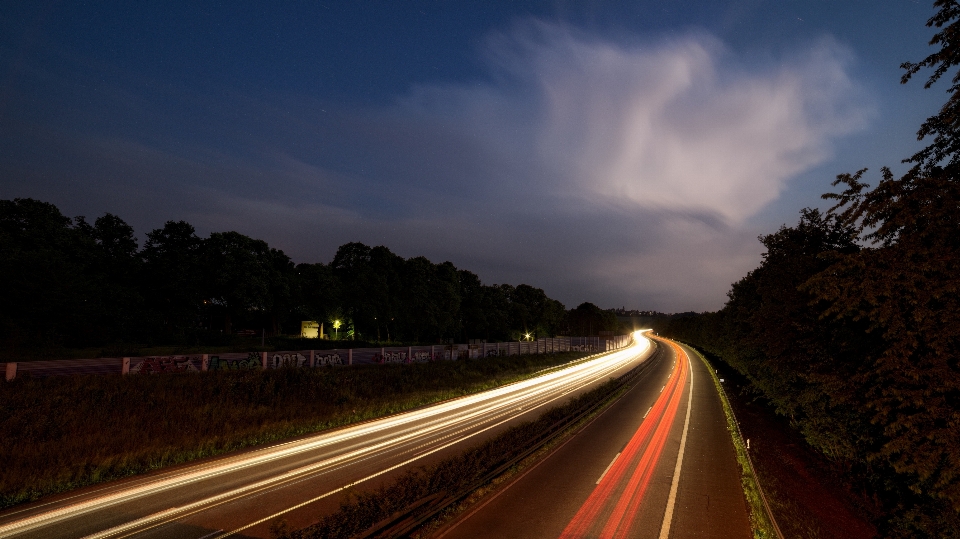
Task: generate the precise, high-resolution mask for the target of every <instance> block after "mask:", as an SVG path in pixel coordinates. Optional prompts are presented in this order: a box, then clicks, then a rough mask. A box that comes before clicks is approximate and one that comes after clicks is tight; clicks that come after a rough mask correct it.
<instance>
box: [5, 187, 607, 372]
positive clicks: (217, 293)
mask: <svg viewBox="0 0 960 539" xmlns="http://www.w3.org/2000/svg"><path fill="white" fill-rule="evenodd" d="M0 286H2V287H3V293H4V294H3V297H4V299H5V307H6V308H5V309H4V312H3V313H2V314H0V347H2V348H4V349H5V350H6V352H7V355H8V356H13V357H18V356H19V357H43V356H44V352H43V350H44V349H56V348H57V347H61V348H62V347H70V348H79V347H105V346H111V347H113V348H117V349H127V348H131V349H132V348H136V346H134V345H129V346H127V345H124V343H128V344H129V343H140V344H142V345H147V346H149V345H159V344H163V345H200V344H207V345H213V344H217V345H220V344H229V341H230V337H231V336H233V335H234V334H236V333H238V332H241V331H243V330H246V332H247V333H253V332H256V334H260V333H261V332H264V333H265V334H266V335H282V334H286V335H297V334H299V332H300V322H301V321H303V320H316V321H318V322H321V323H323V324H324V328H323V329H324V333H325V334H330V335H334V336H336V337H340V338H345V339H355V340H364V341H367V342H408V343H412V342H422V343H437V342H446V341H448V340H451V339H453V340H457V341H459V342H464V341H466V340H467V339H486V340H489V341H494V340H501V341H502V340H516V339H520V338H524V336H525V335H527V334H530V338H537V337H549V336H555V335H557V334H564V333H568V332H569V331H570V329H571V323H573V325H574V326H575V327H574V329H575V330H576V331H577V332H578V333H581V334H584V335H586V334H591V330H592V333H593V334H596V332H597V331H598V330H603V329H616V321H615V318H614V317H613V316H612V314H610V313H607V312H604V311H600V310H599V309H598V308H596V307H595V306H593V305H590V304H585V305H589V307H590V308H591V309H592V310H590V313H585V312H584V306H583V305H582V306H581V307H579V308H578V310H576V311H572V312H571V314H570V316H568V314H567V312H566V310H565V308H564V306H563V304H561V303H560V302H558V301H556V300H554V299H551V298H549V297H547V295H546V294H545V293H544V291H543V290H541V289H539V288H535V287H532V286H529V285H525V284H521V285H518V286H516V287H514V286H511V285H506V284H503V285H484V284H483V283H481V282H480V279H479V278H478V277H477V276H476V275H475V274H473V273H471V272H469V271H466V270H462V269H458V268H457V267H456V266H454V265H453V264H451V263H450V262H443V263H440V264H435V263H433V262H431V261H430V260H427V259H426V258H424V257H422V256H421V257H413V258H410V259H404V258H402V257H400V256H397V255H396V254H394V253H392V252H391V251H390V250H389V249H388V248H386V247H383V246H379V247H369V246H367V245H364V244H362V243H347V244H345V245H342V246H341V247H340V248H339V249H338V250H337V253H336V255H335V256H334V257H333V260H332V261H331V263H330V264H322V263H316V264H297V265H294V263H293V262H292V261H291V260H290V258H289V257H287V256H286V255H285V254H284V253H283V251H280V250H278V249H274V248H271V247H270V246H269V245H267V243H266V242H264V241H262V240H257V239H253V238H250V237H247V236H244V235H243V234H240V233H238V232H216V233H213V234H210V236H209V237H207V238H200V237H198V236H197V235H196V232H195V230H194V228H193V226H191V225H190V224H189V223H186V222H183V221H178V222H174V221H170V222H167V223H166V224H165V225H164V226H163V227H162V228H159V229H157V230H153V231H151V232H149V233H147V241H146V243H145V245H144V246H143V249H139V248H138V245H137V240H136V237H135V234H134V231H133V229H132V228H131V227H130V226H129V225H127V224H126V223H125V222H124V221H123V220H122V219H120V218H119V217H117V216H115V215H111V214H106V215H104V216H102V217H100V218H98V219H96V221H95V222H94V224H93V225H90V224H89V223H88V222H87V221H86V220H85V219H84V218H83V217H76V218H74V219H70V218H68V217H65V216H64V215H62V214H61V213H60V211H59V210H58V209H57V208H56V207H55V206H53V205H52V204H48V203H45V202H40V201H36V200H32V199H16V200H2V201H0ZM585 316H587V318H589V321H586V320H587V318H584V317H585ZM590 317H592V318H590ZM610 320H613V326H612V327H610V326H611V324H610V323H609V322H610ZM334 321H339V323H340V324H339V325H340V327H338V328H337V329H336V330H334V328H333V327H332V326H333V322H334Z"/></svg>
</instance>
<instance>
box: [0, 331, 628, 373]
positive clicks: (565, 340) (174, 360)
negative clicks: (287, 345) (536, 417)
mask: <svg viewBox="0 0 960 539" xmlns="http://www.w3.org/2000/svg"><path fill="white" fill-rule="evenodd" d="M628 344H630V336H629V335H618V336H613V337H555V338H545V339H537V340H536V341H512V342H495V343H479V344H442V345H440V344H438V345H433V346H430V345H425V346H389V347H382V348H351V349H347V348H338V349H333V350H291V351H283V352H238V353H223V354H186V355H171V356H147V357H123V358H97V359H60V360H49V361H23V362H16V363H14V362H7V363H3V364H0V365H2V368H3V370H4V372H5V375H6V379H7V380H12V379H14V378H16V377H18V376H35V377H43V376H63V375H71V374H131V375H133V374H139V375H145V374H168V373H180V372H200V371H218V370H260V369H279V368H317V367H327V366H348V365H375V364H387V363H400V364H409V363H425V362H429V361H456V360H463V359H480V358H484V357H495V356H512V355H517V354H551V353H556V352H568V351H579V352H603V351H609V350H616V349H619V348H623V347H624V346H627V345H628Z"/></svg>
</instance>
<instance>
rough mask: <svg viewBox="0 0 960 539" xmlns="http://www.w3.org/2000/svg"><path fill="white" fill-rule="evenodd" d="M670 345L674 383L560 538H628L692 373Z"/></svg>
mask: <svg viewBox="0 0 960 539" xmlns="http://www.w3.org/2000/svg"><path fill="white" fill-rule="evenodd" d="M660 342H661V343H663V342H664V341H660ZM669 344H670V345H671V346H672V347H673V348H674V350H675V351H676V357H677V361H676V363H675V365H674V369H673V372H672V373H671V374H670V380H669V381H668V382H667V385H666V386H665V387H664V389H663V390H662V391H661V393H660V396H659V397H658V398H657V401H656V403H654V405H653V407H652V408H651V409H650V411H649V412H648V413H647V417H646V418H645V419H644V420H643V423H641V424H640V427H639V428H638V429H637V431H636V432H635V433H634V434H633V436H632V437H631V438H630V441H629V442H628V443H627V445H626V447H624V449H623V451H622V452H621V454H620V456H619V457H618V458H617V459H616V461H615V462H614V463H613V465H612V466H611V467H610V469H609V470H608V471H607V473H606V474H605V475H604V476H603V478H602V479H601V480H600V482H599V484H598V485H597V487H596V488H595V489H594V490H593V492H592V493H591V494H590V496H589V497H588V498H587V500H586V501H585V502H584V504H583V505H582V506H581V507H580V510H579V511H577V514H576V515H574V517H573V519H572V520H571V521H570V523H569V524H568V525H567V527H566V528H565V529H564V530H563V533H561V534H560V537H561V538H562V539H580V538H583V537H599V538H601V539H622V538H625V537H627V536H628V534H629V532H630V529H631V526H632V524H633V522H634V521H635V517H636V515H637V512H638V511H639V509H640V506H641V504H642V502H643V496H644V493H645V492H646V490H647V486H648V485H649V484H650V479H651V478H652V477H653V472H654V469H655V468H656V466H657V462H658V461H659V460H660V455H661V454H662V453H663V448H664V445H665V444H666V442H667V438H668V437H669V435H670V429H671V427H672V426H673V422H674V420H675V419H676V416H677V411H678V409H679V407H680V402H681V400H682V399H681V397H682V395H683V390H684V387H685V386H686V381H687V377H688V375H689V367H688V363H687V361H685V357H686V356H685V354H684V353H683V351H682V350H681V349H680V347H679V346H677V345H676V344H674V343H672V342H671V343H669Z"/></svg>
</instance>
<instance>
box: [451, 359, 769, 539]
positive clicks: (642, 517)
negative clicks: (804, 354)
mask: <svg viewBox="0 0 960 539" xmlns="http://www.w3.org/2000/svg"><path fill="white" fill-rule="evenodd" d="M660 343H661V347H662V348H663V349H664V350H665V351H667V352H668V354H661V356H662V360H661V361H660V362H659V363H658V364H656V365H654V366H653V367H654V368H651V369H648V370H647V372H645V373H644V375H643V377H642V378H641V379H640V380H639V381H638V382H636V383H635V384H634V385H633V387H632V388H631V389H630V391H629V392H628V393H627V394H626V395H624V396H623V397H622V398H621V399H620V400H619V401H617V402H616V403H615V404H614V405H612V406H611V407H609V408H608V409H607V410H605V411H604V412H603V413H602V414H601V415H600V416H598V417H597V418H596V419H594V420H593V422H592V423H590V424H589V425H587V426H586V427H585V428H584V429H583V430H582V431H580V432H579V433H578V434H577V435H576V436H574V437H572V438H570V439H568V441H567V442H565V443H564V444H563V445H562V446H561V447H559V448H558V449H557V450H556V451H554V452H553V453H552V454H551V455H550V456H549V457H547V458H546V459H544V460H543V461H541V462H540V463H538V464H537V465H536V466H534V467H532V468H530V469H528V470H527V471H526V472H524V473H523V474H521V475H520V476H518V477H517V478H516V479H515V480H513V481H512V482H511V483H508V484H507V485H505V486H504V487H502V488H501V489H500V490H499V491H498V492H497V493H496V494H494V495H491V496H490V497H489V498H488V499H487V500H486V501H484V502H482V503H481V504H479V505H478V506H477V507H476V508H474V509H472V510H471V511H467V512H466V513H465V514H464V515H463V516H462V517H461V518H460V519H458V520H456V521H454V522H452V523H451V524H449V525H448V526H446V527H445V528H443V529H440V530H438V532H437V533H436V534H435V537H437V538H439V537H442V538H444V539H463V538H481V537H497V538H503V539H506V538H524V539H531V538H539V537H543V538H551V539H555V538H558V537H560V538H581V537H590V538H593V537H598V538H626V537H631V538H633V537H636V538H661V539H667V538H692V537H716V538H744V539H747V538H750V537H752V536H753V534H752V532H751V529H750V523H749V517H748V510H747V505H746V500H745V498H744V494H743V490H742V488H741V486H740V470H739V465H738V464H737V461H736V455H735V453H734V448H733V443H732V441H731V438H730V434H729V433H728V432H727V424H726V419H725V417H724V414H723V409H722V407H721V404H720V399H719V396H718V394H717V391H716V388H715V387H714V384H713V380H712V379H711V378H710V374H709V373H708V371H707V368H706V366H704V364H703V363H702V362H701V361H700V360H699V358H697V356H696V355H695V354H694V353H693V352H692V351H690V350H687V349H686V348H685V347H682V346H681V345H677V344H675V343H672V342H670V341H665V340H660Z"/></svg>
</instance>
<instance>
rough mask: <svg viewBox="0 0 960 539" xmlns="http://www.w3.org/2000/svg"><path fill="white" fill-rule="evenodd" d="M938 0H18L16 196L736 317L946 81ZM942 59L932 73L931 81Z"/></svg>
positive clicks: (607, 303)
mask: <svg viewBox="0 0 960 539" xmlns="http://www.w3.org/2000/svg"><path fill="white" fill-rule="evenodd" d="M932 14H933V10H932V1H929V0H925V1H911V0H883V1H877V0H835V1H828V0H809V1H798V0H741V1H721V0H709V1H707V0H703V1H685V0H675V1H666V0H663V1H644V0H639V1H634V2H622V3H621V2H580V3H575V2H519V1H518V2H502V3H497V2H491V1H482V2H461V1H458V2H411V1H391V2H349V3H347V2H342V3H336V2H324V3H320V2H278V3H272V2H265V3H253V2H249V3H247V2H239V1H233V2H225V3H223V4H220V3H201V2H117V3H110V2H91V3H82V2H42V1H30V2H11V1H7V2H3V4H2V7H0V198H3V199H11V198H16V197H31V198H37V199H40V200H44V201H48V202H52V203H54V204H56V205H57V206H58V207H60V209H61V211H63V212H64V213H65V214H67V215H69V216H76V215H85V216H86V217H87V218H88V219H90V220H92V219H94V218H96V217H98V216H100V215H102V214H104V213H105V212H110V213H114V214H116V215H119V216H120V217H121V218H123V219H124V220H126V221H127V222H128V223H130V224H131V225H132V226H133V227H134V228H135V229H136V230H137V232H138V233H139V234H140V236H141V242H142V237H143V235H144V234H145V233H146V232H148V231H150V230H152V229H154V228H158V227H160V226H162V225H163V223H164V222H165V221H168V220H180V219H183V220H186V221H188V222H190V223H192V224H193V225H194V226H196V227H197V230H198V233H199V234H201V235H203V236H205V235H207V234H208V233H210V232H216V231H224V230H237V231H239V232H242V233H244V234H247V235H249V236H252V237H255V238H259V239H263V240H266V241H267V242H268V243H269V244H270V245H271V246H273V247H277V248H280V249H283V250H284V251H285V252H286V253H287V254H288V255H290V256H291V257H292V258H293V259H294V260H295V261H296V262H325V263H326V262H329V261H330V260H331V259H332V257H333V254H334V253H335V251H336V248H337V247H338V246H339V245H341V244H343V243H346V242H349V241H360V242H364V243H367V244H369V245H381V244H382V245H386V246H387V247H389V248H390V249H391V250H393V251H394V252H396V253H397V254H399V255H401V256H404V257H411V256H417V255H421V254H422V255H425V256H427V257H428V258H430V259H431V260H433V261H434V262H441V261H444V260H450V261H451V262H453V263H454V264H456V265H457V266H458V267H461V268H464V269H469V270H471V271H474V272H475V273H477V274H478V275H479V276H480V278H481V279H482V280H483V281H484V283H487V284H493V283H502V282H505V283H510V284H514V285H516V284H519V283H522V282H523V283H528V284H531V285H533V286H537V287H540V288H543V289H544V290H545V291H546V293H547V294H548V295H549V296H551V297H554V298H556V299H559V300H560V301H562V302H564V303H565V304H566V305H567V306H568V307H573V306H575V305H577V304H579V303H580V302H582V301H592V302H594V303H596V304H598V305H600V306H602V307H605V308H608V307H620V306H626V307H627V308H639V309H656V310H661V311H667V312H679V311H686V310H698V311H699V310H713V309H717V308H719V307H721V306H722V305H723V303H724V301H725V299H726V292H727V290H729V286H730V284H731V283H732V282H734V281H736V280H738V279H739V278H741V277H742V276H743V275H745V274H746V272H748V271H749V270H751V269H752V268H754V267H756V266H757V265H758V264H759V262H760V255H761V253H762V245H761V244H760V243H759V242H758V241H757V236H758V235H760V234H766V233H771V232H774V231H775V230H776V229H777V228H778V227H779V226H780V225H781V224H788V225H792V224H795V223H796V221H797V220H798V217H799V214H798V212H799V210H800V209H801V208H803V207H806V206H817V207H826V205H825V204H824V203H823V202H822V201H821V200H820V199H819V195H820V194H821V193H823V192H825V191H829V190H830V189H831V187H830V182H831V181H832V180H833V178H834V177H835V176H836V174H838V173H841V172H853V171H855V170H857V169H859V168H863V167H870V168H871V173H869V174H868V176H869V177H870V179H869V180H868V181H869V182H871V183H876V180H877V178H878V176H879V168H880V167H881V166H883V165H888V166H891V167H892V168H893V169H894V170H895V171H902V170H904V166H903V165H902V164H900V160H901V159H903V158H905V157H908V156H909V155H911V154H912V153H913V152H914V151H915V150H916V149H918V148H920V147H921V143H919V142H917V140H916V135H915V133H916V131H917V128H918V127H919V125H920V123H921V122H922V120H923V119H924V118H926V117H927V116H930V115H932V114H933V113H935V112H936V110H937V109H938V108H939V106H940V104H942V103H943V102H944V101H945V99H946V94H945V93H944V92H945V90H946V86H945V85H940V86H935V87H934V88H933V89H931V90H923V88H922V81H923V79H924V78H925V77H923V78H921V79H918V80H915V81H914V82H912V83H910V84H908V85H905V86H904V85H900V84H899V78H900V75H901V70H900V69H899V65H900V64H901V63H902V62H904V61H908V60H909V61H917V60H919V59H921V58H923V57H924V56H926V55H927V54H929V53H930V52H932V50H933V49H932V48H930V47H929V46H928V45H927V42H928V41H929V38H930V36H931V35H932V34H933V31H932V30H931V29H928V28H926V27H925V26H924V23H925V22H926V20H927V19H928V18H929V17H930V16H931V15H932ZM921 75H922V74H921Z"/></svg>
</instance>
